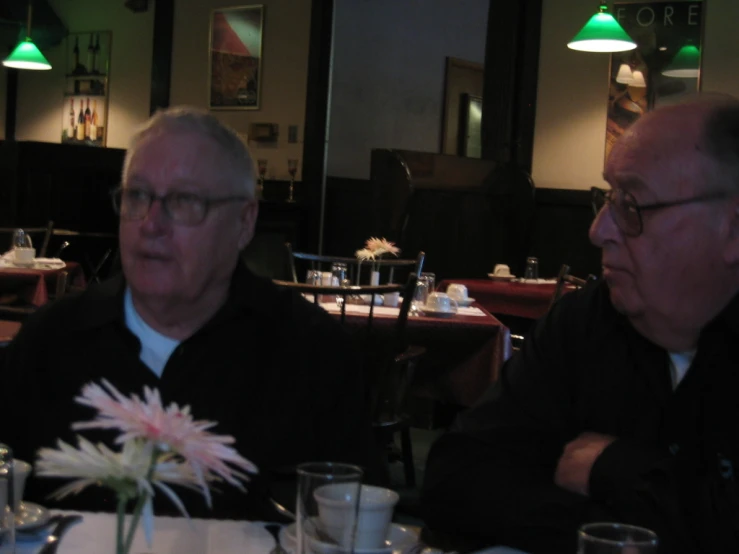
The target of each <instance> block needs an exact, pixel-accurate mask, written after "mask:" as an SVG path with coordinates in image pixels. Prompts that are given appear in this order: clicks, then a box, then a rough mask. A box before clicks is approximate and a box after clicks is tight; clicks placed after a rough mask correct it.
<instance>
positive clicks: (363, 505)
mask: <svg viewBox="0 0 739 554" xmlns="http://www.w3.org/2000/svg"><path fill="white" fill-rule="evenodd" d="M356 490H357V487H356V486H353V485H352V483H336V484H331V485H325V486H322V487H319V488H317V489H316V490H315V491H314V493H313V496H314V497H315V499H316V502H317V503H318V517H319V518H320V519H321V523H322V524H323V527H324V529H325V530H326V532H327V533H328V534H329V535H330V536H331V537H332V538H334V539H335V540H337V542H338V541H339V539H340V538H341V537H343V536H345V534H346V533H345V527H346V524H347V523H348V522H351V521H353V518H352V517H351V513H350V512H351V510H353V509H354V504H353V501H354V498H353V495H354V494H356ZM398 499H399V496H398V493H397V492H395V491H393V490H390V489H386V488H383V487H375V486H372V485H362V489H361V492H360V495H359V519H358V520H357V529H356V532H355V535H354V548H355V549H368V548H370V549H371V548H380V547H382V546H383V545H384V543H385V539H386V538H387V534H388V530H389V528H390V522H391V520H392V518H393V510H394V509H395V504H397V503H398Z"/></svg>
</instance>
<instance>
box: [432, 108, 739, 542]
mask: <svg viewBox="0 0 739 554" xmlns="http://www.w3.org/2000/svg"><path fill="white" fill-rule="evenodd" d="M604 177H605V180H606V181H607V182H608V184H609V185H610V186H611V190H610V191H607V192H604V191H595V194H594V200H595V202H594V205H595V206H596V211H597V216H596V219H595V222H594V223H593V225H592V228H591V230H590V238H591V241H592V242H593V244H595V245H596V246H598V247H600V248H601V249H602V264H603V280H602V282H600V283H598V284H594V285H590V286H588V287H586V288H585V289H583V290H582V291H578V292H574V293H571V294H568V295H565V297H564V298H562V299H561V300H560V301H559V302H558V303H557V304H556V305H555V306H554V308H553V309H552V310H551V311H550V313H549V314H548V315H547V316H546V317H545V318H543V319H542V320H541V321H539V322H538V323H537V325H536V326H535V328H534V329H533V331H532V333H531V335H530V336H529V337H528V338H527V339H526V342H525V344H524V346H523V349H522V352H521V353H520V354H519V355H517V356H516V357H514V358H513V359H512V360H511V361H510V362H509V363H508V364H507V366H506V367H505V368H504V371H503V374H502V376H501V379H500V381H499V382H498V383H497V384H496V385H495V386H494V387H493V388H492V389H491V390H490V391H488V392H487V393H486V395H485V396H484V398H483V399H482V400H481V401H480V402H479V404H478V405H476V406H475V407H474V408H472V409H471V410H470V411H469V412H467V413H465V414H463V415H462V416H461V417H460V419H459V420H458V422H457V423H456V425H455V428H454V429H453V430H452V432H450V433H449V434H447V435H445V436H443V437H442V438H441V439H440V440H439V441H438V442H437V443H436V444H435V445H434V447H433V449H432V451H431V453H430V455H429V460H428V467H427V472H426V481H425V483H424V491H423V499H424V501H425V505H426V510H427V514H426V521H427V523H428V526H429V528H430V529H431V530H432V531H435V532H437V534H439V535H440V536H441V535H444V534H453V535H455V538H456V539H457V540H459V541H460V542H461V543H465V544H466V545H468V546H469V545H473V546H483V545H496V544H497V545H509V546H514V547H517V548H520V549H523V550H526V551H528V552H532V553H539V552H541V553H544V552H547V553H559V552H561V553H568V554H571V553H572V552H575V550H576V540H577V538H576V531H577V529H578V527H579V526H580V525H582V524H583V523H585V522H591V521H620V522H624V523H630V524H635V525H639V526H643V527H648V528H650V529H652V530H654V531H655V532H656V533H657V534H658V536H659V539H660V543H661V550H660V551H661V552H669V553H670V554H680V553H685V554H688V553H697V552H715V553H719V552H730V551H735V550H737V549H739V491H737V483H736V476H735V471H734V468H735V467H739V465H738V464H739V410H738V409H737V402H736V391H737V390H739V371H737V368H739V349H737V348H736V344H737V343H738V342H739V298H738V297H737V292H739V102H737V101H735V100H733V99H721V100H716V99H714V100H711V101H706V100H702V101H693V102H691V103H687V104H683V105H676V106H671V107H666V108H662V109H658V110H656V111H654V112H651V113H650V114H648V115H646V116H645V117H643V118H642V119H641V120H639V122H638V123H636V124H635V125H634V126H633V127H632V128H631V129H629V131H627V133H626V134H625V135H624V136H623V137H622V138H621V140H620V141H619V142H618V143H617V144H616V145H615V146H614V149H613V151H612V152H611V155H610V157H609V159H608V161H607V165H606V170H605V173H604Z"/></svg>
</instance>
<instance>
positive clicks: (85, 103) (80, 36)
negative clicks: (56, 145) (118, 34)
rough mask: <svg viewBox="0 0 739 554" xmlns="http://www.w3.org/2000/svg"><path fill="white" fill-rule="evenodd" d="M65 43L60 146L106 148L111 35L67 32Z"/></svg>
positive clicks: (94, 32)
mask: <svg viewBox="0 0 739 554" xmlns="http://www.w3.org/2000/svg"><path fill="white" fill-rule="evenodd" d="M66 42H67V43H66V73H65V85H64V95H63V96H64V98H63V101H62V108H61V115H62V119H61V121H62V130H61V143H62V144H77V145H84V146H97V147H105V146H106V144H107V137H108V98H109V95H110V90H109V77H110V52H111V46H112V33H111V32H110V31H90V32H85V33H70V34H69V35H68V36H67V39H66Z"/></svg>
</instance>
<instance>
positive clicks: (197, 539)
mask: <svg viewBox="0 0 739 554" xmlns="http://www.w3.org/2000/svg"><path fill="white" fill-rule="evenodd" d="M70 513H81V515H83V516H84V519H83V520H82V523H80V524H79V525H75V526H74V527H72V528H71V529H69V530H68V531H67V533H66V534H65V535H64V537H63V538H62V541H61V544H60V545H59V549H58V550H57V553H58V554H114V553H115V533H116V518H115V515H113V514H102V513H85V512H70ZM40 545H41V540H39V541H37V542H35V543H34V542H21V541H18V543H17V545H16V552H17V554H34V553H35V552H37V551H38V549H39V548H40ZM274 545H275V541H274V539H273V538H272V535H271V534H270V533H269V531H267V530H266V529H265V528H264V523H263V522H258V521H254V522H252V521H223V520H214V519H190V520H188V519H185V518H177V517H155V523H154V541H153V543H152V546H151V548H149V547H148V546H147V544H146V540H145V539H144V532H143V529H142V526H141V524H140V523H139V526H138V529H137V533H136V538H135V539H134V543H133V548H132V549H131V554H231V553H234V554H236V553H238V554H246V553H249V554H269V551H270V550H272V548H273V547H274Z"/></svg>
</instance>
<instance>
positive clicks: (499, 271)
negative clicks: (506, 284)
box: [493, 264, 511, 277]
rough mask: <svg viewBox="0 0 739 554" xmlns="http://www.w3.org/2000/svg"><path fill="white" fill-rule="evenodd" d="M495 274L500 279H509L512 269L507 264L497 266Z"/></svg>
mask: <svg viewBox="0 0 739 554" xmlns="http://www.w3.org/2000/svg"><path fill="white" fill-rule="evenodd" d="M493 274H494V275H497V276H498V277H508V276H509V275H510V274H511V268H510V267H508V266H507V265H506V264H495V269H494V270H493Z"/></svg>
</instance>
